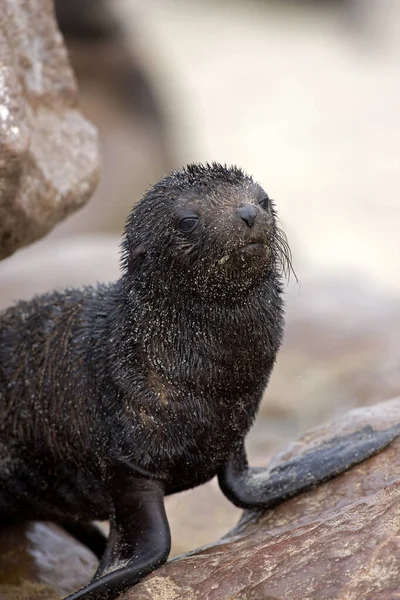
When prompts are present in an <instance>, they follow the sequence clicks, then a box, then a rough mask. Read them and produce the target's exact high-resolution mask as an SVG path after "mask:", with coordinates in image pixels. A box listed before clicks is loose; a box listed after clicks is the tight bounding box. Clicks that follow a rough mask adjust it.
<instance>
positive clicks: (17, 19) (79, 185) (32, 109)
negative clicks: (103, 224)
mask: <svg viewBox="0 0 400 600" xmlns="http://www.w3.org/2000/svg"><path fill="white" fill-rule="evenodd" d="M0 64H1V68H0V258H4V257H5V256H8V255H10V254H11V253H12V252H14V251H15V250H16V249H17V248H19V247H21V246H23V245H25V244H28V243H29V242H31V241H33V240H35V239H37V238H39V237H41V236H42V235H44V234H45V233H46V232H47V231H49V230H50V229H51V228H52V227H53V226H54V224H55V223H57V221H59V220H60V219H62V218H64V217H65V216H66V215H67V214H69V213H71V212H72V211H74V210H76V209H77V208H79V207H80V206H82V204H84V203H85V202H86V200H87V199H88V198H89V197H90V195H91V193H92V191H93V189H94V187H95V185H96V183H97V179H98V160H99V159H98V145H97V133H96V130H95V128H94V127H93V126H92V125H91V124H90V123H89V122H88V121H86V120H85V119H84V118H83V117H82V115H81V114H80V112H79V111H78V110H77V89H76V84H75V80H74V77H73V74H72V71H71V69H70V67H69V64H68V59H67V54H66V50H65V47H64V44H63V41H62V37H61V35H60V33H59V32H58V30H57V26H56V23H55V20H54V15H53V7H52V3H51V0H33V1H32V2H26V1H24V0H4V2H3V3H2V10H1V11H0Z"/></svg>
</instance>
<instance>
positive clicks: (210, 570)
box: [122, 398, 400, 600]
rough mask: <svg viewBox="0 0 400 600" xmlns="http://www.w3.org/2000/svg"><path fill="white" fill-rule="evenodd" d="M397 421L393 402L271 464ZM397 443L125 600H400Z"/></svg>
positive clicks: (326, 429)
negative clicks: (338, 437)
mask: <svg viewBox="0 0 400 600" xmlns="http://www.w3.org/2000/svg"><path fill="white" fill-rule="evenodd" d="M399 422H400V398H397V399H394V400H392V401H388V402H384V403H381V404H377V405H375V406H373V407H367V408H361V409H355V410H354V411H351V412H350V413H348V414H347V415H346V416H345V417H342V418H340V419H338V420H337V421H334V422H333V423H330V424H328V425H326V426H323V427H319V428H317V429H315V430H313V431H311V432H309V433H307V434H306V435H305V436H303V438H301V439H300V440H299V441H298V442H297V443H294V444H292V445H291V446H290V447H289V448H288V449H287V450H286V451H285V452H282V453H281V454H280V455H279V456H277V457H276V458H275V460H274V461H273V463H276V462H278V461H279V460H283V459H286V458H289V457H292V456H294V455H298V454H301V453H303V452H304V451H305V450H306V449H309V448H310V447H311V446H314V445H317V444H319V443H321V442H323V441H324V440H326V439H327V438H328V437H331V436H335V435H343V434H344V433H348V432H350V431H355V430H358V429H361V428H362V427H363V426H365V425H367V424H368V425H372V426H373V427H374V428H375V429H385V428H386V427H390V426H391V425H395V424H398V423H399ZM399 581H400V439H398V440H397V441H395V442H394V443H393V444H391V445H390V446H389V447H388V448H387V449H386V450H385V451H383V452H382V453H380V454H378V455H377V456H375V457H372V458H371V459H369V460H368V461H365V462H364V463H363V464H361V465H359V466H357V467H355V468H353V469H351V470H350V471H349V472H347V473H345V474H343V475H341V476H339V477H337V478H335V479H333V480H331V481H330V482H327V483H325V484H324V485H321V486H319V487H318V488H317V489H315V490H312V491H310V492H308V493H306V494H302V495H301V496H299V497H297V498H295V499H292V500H290V501H288V502H285V503H283V504H281V505H280V506H278V507H277V508H275V509H273V510H268V511H265V512H264V513H262V512H252V511H247V512H246V513H245V514H244V515H243V518H242V520H241V522H240V523H239V525H238V526H237V527H236V528H234V529H233V530H232V531H231V532H230V533H229V534H228V535H227V536H225V538H223V539H222V540H221V541H220V542H218V543H216V544H212V545H210V546H207V547H204V548H202V549H199V550H197V551H195V552H192V553H189V554H187V555H185V556H182V557H180V558H177V559H175V560H174V561H171V562H170V563H169V564H167V565H165V566H164V567H162V568H160V569H158V570H157V571H156V572H155V573H153V574H152V575H150V576H149V577H147V578H146V579H145V580H143V581H142V582H141V583H140V584H139V585H137V586H136V587H134V588H132V589H131V590H130V591H129V592H127V593H126V594H124V595H123V596H122V597H123V599H124V600H150V599H151V600H159V599H163V600H180V599H182V600H183V599H185V600H194V599H196V600H197V599H200V598H201V599H204V600H222V599H223V600H228V599H230V600H232V599H235V600H268V599H271V600H272V599H276V600H278V599H279V600H394V599H395V598H399V597H400V591H399Z"/></svg>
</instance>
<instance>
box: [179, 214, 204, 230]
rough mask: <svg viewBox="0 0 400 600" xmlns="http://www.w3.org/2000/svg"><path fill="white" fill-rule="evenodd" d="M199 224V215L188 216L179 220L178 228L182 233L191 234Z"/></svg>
mask: <svg viewBox="0 0 400 600" xmlns="http://www.w3.org/2000/svg"><path fill="white" fill-rule="evenodd" d="M198 223H199V217H198V216H197V215H188V216H186V217H182V218H181V219H179V223H178V227H179V229H180V230H181V231H182V233H191V232H192V231H194V230H195V229H196V227H197V225H198Z"/></svg>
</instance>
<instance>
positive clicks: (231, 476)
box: [218, 424, 400, 508]
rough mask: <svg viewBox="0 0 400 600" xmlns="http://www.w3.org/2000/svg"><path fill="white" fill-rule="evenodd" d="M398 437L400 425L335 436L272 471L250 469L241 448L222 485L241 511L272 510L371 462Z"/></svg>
mask: <svg viewBox="0 0 400 600" xmlns="http://www.w3.org/2000/svg"><path fill="white" fill-rule="evenodd" d="M399 435H400V424H399V425H395V426H394V427H391V428H390V429H385V430H382V431H379V430H375V429H373V428H372V427H371V426H369V425H368V426H366V427H364V428H362V429H360V430H358V431H354V432H352V433H349V434H347V435H344V436H340V437H337V436H335V437H333V438H331V439H329V440H327V441H326V442H323V443H322V444H321V445H319V446H317V447H315V448H312V449H311V450H309V451H307V452H305V453H304V454H301V455H300V456H297V457H295V458H293V459H290V460H288V461H286V462H282V463H280V464H278V465H277V466H276V467H273V468H272V469H262V468H251V467H249V466H248V465H247V458H246V454H245V450H244V446H243V445H242V446H241V447H240V448H239V450H238V451H237V453H236V454H235V455H234V456H233V457H232V459H231V460H230V461H229V462H228V463H227V464H226V465H225V467H224V469H223V470H222V471H221V472H220V473H219V475H218V478H219V484H220V487H221V489H222V491H223V493H224V494H225V496H226V497H227V498H228V499H229V500H230V501H231V502H233V504H235V505H236V506H239V507H240V508H270V507H272V506H275V505H277V504H279V503H280V502H283V501H284V500H286V499H287V498H291V497H292V496H296V495H298V494H300V493H302V492H305V491H307V490H309V489H311V488H312V487H314V486H316V485H318V484H320V483H323V482H324V481H327V480H328V479H332V478H333V477H335V476H336V475H339V474H340V473H343V472H344V471H347V470H348V469H350V468H351V467H353V466H354V465H357V464H358V463H360V462H362V461H364V460H366V459H367V458H370V457H371V456H373V455H374V454H377V453H378V452H380V451H381V450H383V449H384V448H385V447H386V446H388V445H389V444H390V443H391V442H392V441H393V440H394V439H395V438H397V437H398V436H399Z"/></svg>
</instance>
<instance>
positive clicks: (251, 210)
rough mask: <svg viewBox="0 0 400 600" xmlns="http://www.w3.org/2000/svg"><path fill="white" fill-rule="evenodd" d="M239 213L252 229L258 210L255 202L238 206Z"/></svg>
mask: <svg viewBox="0 0 400 600" xmlns="http://www.w3.org/2000/svg"><path fill="white" fill-rule="evenodd" d="M237 214H238V216H239V217H240V218H241V219H242V220H243V221H244V222H245V223H246V225H247V227H250V229H251V228H252V227H253V225H254V221H255V220H256V217H257V214H258V210H257V207H256V206H254V204H245V205H244V206H241V207H240V208H238V210H237Z"/></svg>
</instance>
